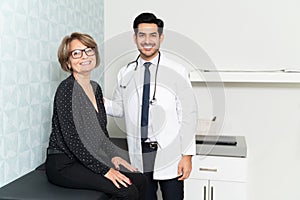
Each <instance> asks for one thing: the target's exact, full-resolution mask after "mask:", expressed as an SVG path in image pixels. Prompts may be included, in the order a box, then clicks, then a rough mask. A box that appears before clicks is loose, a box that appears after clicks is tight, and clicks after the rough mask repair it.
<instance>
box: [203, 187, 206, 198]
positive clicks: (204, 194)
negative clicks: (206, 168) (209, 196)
mask: <svg viewBox="0 0 300 200" xmlns="http://www.w3.org/2000/svg"><path fill="white" fill-rule="evenodd" d="M203 199H204V200H206V186H204V192H203Z"/></svg>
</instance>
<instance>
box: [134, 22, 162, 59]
mask: <svg viewBox="0 0 300 200" xmlns="http://www.w3.org/2000/svg"><path fill="white" fill-rule="evenodd" d="M163 37H164V36H163V34H161V35H159V33H158V27H157V25H156V24H152V23H151V24H149V23H141V24H139V25H138V32H137V33H136V34H134V42H135V44H136V45H137V48H138V50H139V51H140V53H141V58H143V59H144V60H151V59H153V58H154V57H155V56H156V55H157V54H158V51H159V48H160V43H161V42H162V41H163Z"/></svg>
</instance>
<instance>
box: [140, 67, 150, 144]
mask: <svg viewBox="0 0 300 200" xmlns="http://www.w3.org/2000/svg"><path fill="white" fill-rule="evenodd" d="M150 65H151V62H145V63H144V66H145V73H144V86H143V104H142V119H141V138H142V142H144V141H145V140H147V138H148V116H149V96H150V70H149V66H150Z"/></svg>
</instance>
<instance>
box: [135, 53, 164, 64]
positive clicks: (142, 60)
mask: <svg viewBox="0 0 300 200" xmlns="http://www.w3.org/2000/svg"><path fill="white" fill-rule="evenodd" d="M158 55H159V54H157V56H155V57H154V58H153V59H152V60H147V61H146V60H144V59H142V58H140V61H139V63H140V66H143V65H144V63H145V62H151V64H153V65H155V66H156V65H157V62H158Z"/></svg>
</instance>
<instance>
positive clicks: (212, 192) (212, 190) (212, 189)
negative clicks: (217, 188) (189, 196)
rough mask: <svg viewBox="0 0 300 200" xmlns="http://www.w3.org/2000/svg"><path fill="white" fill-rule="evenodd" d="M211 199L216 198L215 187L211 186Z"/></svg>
mask: <svg viewBox="0 0 300 200" xmlns="http://www.w3.org/2000/svg"><path fill="white" fill-rule="evenodd" d="M210 200H214V187H212V186H211V187H210Z"/></svg>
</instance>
